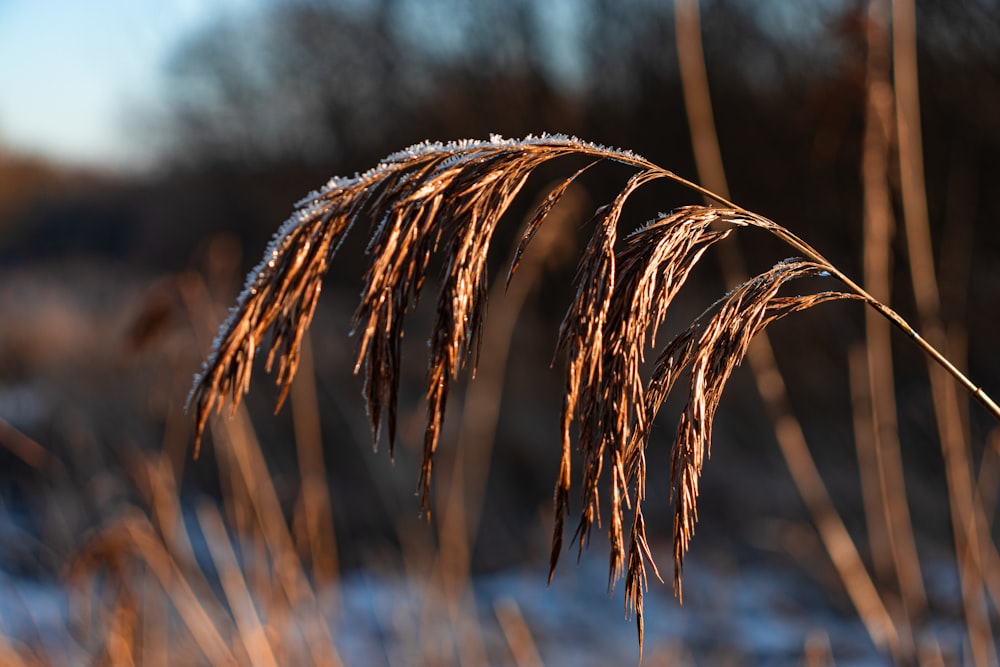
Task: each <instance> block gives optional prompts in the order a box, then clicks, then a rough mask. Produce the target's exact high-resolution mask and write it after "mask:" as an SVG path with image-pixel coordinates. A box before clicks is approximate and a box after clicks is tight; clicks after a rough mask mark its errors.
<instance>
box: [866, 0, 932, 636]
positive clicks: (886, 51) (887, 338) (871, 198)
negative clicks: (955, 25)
mask: <svg viewBox="0 0 1000 667" xmlns="http://www.w3.org/2000/svg"><path fill="white" fill-rule="evenodd" d="M866 41H867V45H868V55H867V65H866V68H867V74H866V86H865V88H866V109H865V133H864V145H863V153H862V159H861V180H862V188H863V195H864V196H863V209H864V233H865V237H864V256H863V261H864V278H865V286H866V287H867V288H868V289H869V290H870V291H871V292H872V293H873V295H874V296H875V297H876V298H877V299H878V301H880V302H881V303H890V299H891V294H892V277H891V261H892V237H893V232H894V228H895V220H894V214H893V210H892V197H891V194H890V191H889V182H888V175H889V150H890V138H891V136H892V133H893V120H892V109H893V103H892V84H891V81H890V70H891V66H892V60H891V52H890V48H889V47H890V35H889V3H888V0H870V2H869V3H868V21H867V28H866ZM891 335H892V332H891V329H890V326H889V323H888V322H886V321H885V320H884V319H883V318H880V317H878V315H877V313H876V312H875V311H873V310H867V309H866V311H865V339H866V341H867V344H866V346H865V351H866V355H867V364H866V373H867V383H868V385H869V386H870V393H871V403H870V410H871V415H872V416H871V419H872V426H873V431H872V434H873V437H874V442H873V445H874V447H873V449H874V454H875V456H874V458H875V466H874V471H875V474H876V475H877V481H878V488H879V493H880V495H881V496H882V502H881V503H880V504H879V506H878V507H877V508H872V511H871V512H868V511H866V516H868V515H872V520H874V517H875V516H881V517H882V520H883V522H884V524H885V527H886V530H885V540H886V541H888V543H889V544H888V547H889V548H888V549H886V550H885V554H884V555H885V556H891V561H890V564H891V567H892V569H893V570H894V573H895V578H896V581H897V582H898V585H899V593H900V596H901V600H902V604H903V608H904V613H905V615H906V617H907V620H908V621H909V622H910V623H912V622H914V621H916V620H918V619H920V618H921V617H922V616H923V614H924V612H925V611H926V608H927V595H926V592H925V590H924V584H923V578H922V575H921V571H920V560H919V557H918V555H917V549H916V543H915V540H914V536H913V525H912V521H911V518H910V509H909V504H908V502H907V496H906V481H905V475H904V471H903V459H902V451H901V447H900V442H899V430H898V424H897V416H896V415H897V407H896V387H895V382H894V372H893V362H892V339H891ZM861 474H862V475H865V474H866V471H865V469H864V468H862V470H861ZM869 474H870V473H869ZM871 539H872V542H873V547H872V556H873V559H875V560H876V562H878V558H879V549H878V548H877V547H876V546H875V541H876V535H875V534H874V531H873V534H872V538H871Z"/></svg>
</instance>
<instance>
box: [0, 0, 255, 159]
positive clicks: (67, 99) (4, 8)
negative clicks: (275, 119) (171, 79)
mask: <svg viewBox="0 0 1000 667" xmlns="http://www.w3.org/2000/svg"><path fill="white" fill-rule="evenodd" d="M253 4H256V2H255V0H0V146H6V147H7V148H10V149H14V150H16V151H19V152H26V153H35V154H42V155H45V156H47V157H51V158H53V159H57V160H61V161H65V162H70V163H77V164H96V165H101V166H103V167H105V168H110V169H115V170H121V169H129V168H133V167H141V166H143V165H144V164H145V163H146V161H147V160H148V157H149V150H150V142H149V141H148V140H147V139H148V137H143V133H142V132H141V130H140V127H137V126H138V125H139V123H138V122H130V121H129V116H130V114H131V115H134V116H135V117H141V113H140V111H141V110H155V108H156V104H157V94H156V92H157V87H158V85H159V81H160V71H161V67H162V63H163V61H164V59H165V58H166V57H167V56H168V54H169V53H170V52H171V50H172V48H173V47H174V45H175V44H176V43H177V40H178V39H179V38H180V37H182V36H183V35H184V34H185V33H187V32H189V31H190V30H192V29H195V28H197V27H198V26H199V25H201V24H202V23H204V22H205V21H206V20H209V19H211V18H212V17H214V16H217V15H218V14H220V13H222V12H228V11H237V10H239V9H241V8H244V7H246V6H249V5H253Z"/></svg>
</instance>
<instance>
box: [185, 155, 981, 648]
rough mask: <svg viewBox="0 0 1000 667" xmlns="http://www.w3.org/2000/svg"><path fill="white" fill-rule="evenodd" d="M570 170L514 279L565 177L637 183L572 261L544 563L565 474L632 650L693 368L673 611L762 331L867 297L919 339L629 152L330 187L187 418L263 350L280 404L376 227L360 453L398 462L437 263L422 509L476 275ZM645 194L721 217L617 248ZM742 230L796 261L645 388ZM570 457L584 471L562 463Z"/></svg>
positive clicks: (244, 296) (437, 161) (384, 173)
mask: <svg viewBox="0 0 1000 667" xmlns="http://www.w3.org/2000/svg"><path fill="white" fill-rule="evenodd" d="M570 155H576V156H581V157H583V158H585V159H586V160H588V163H587V164H586V165H585V166H584V167H582V168H581V169H579V170H578V171H576V172H575V173H573V174H572V175H570V176H568V177H567V178H566V179H565V180H564V181H563V182H562V183H560V184H557V185H556V186H554V187H553V188H552V189H551V191H550V193H549V195H548V197H546V198H544V199H543V200H542V202H543V203H542V204H541V206H540V207H539V208H538V210H537V211H536V212H535V214H534V215H533V216H532V217H531V218H530V219H529V221H528V224H527V225H526V227H525V231H524V232H523V235H522V237H521V239H520V240H519V242H518V243H517V246H516V249H515V253H514V261H513V263H512V265H511V267H510V269H509V272H508V274H507V278H508V280H509V278H510V275H512V274H513V272H514V271H515V270H516V268H517V263H518V260H519V258H520V256H521V254H522V253H523V251H524V249H525V247H527V245H528V244H529V243H530V242H531V240H532V238H533V237H534V234H535V232H536V231H537V230H538V228H539V227H540V225H542V224H544V222H545V219H546V216H547V214H548V213H549V212H550V211H551V210H552V208H553V207H554V205H555V204H556V203H557V202H558V200H559V198H560V197H561V196H562V195H563V194H564V193H565V192H566V190H567V188H568V187H569V185H570V184H571V183H572V182H573V181H574V179H576V178H578V177H579V176H580V174H582V173H583V172H584V171H585V170H587V169H588V168H590V167H591V166H592V165H593V164H595V163H596V162H600V161H613V162H617V163H620V164H624V165H627V166H628V167H630V168H632V169H634V173H633V175H632V176H631V178H629V179H628V180H627V181H626V182H625V183H624V184H623V186H622V189H621V190H620V191H619V193H618V195H617V196H616V197H615V198H614V199H613V200H612V201H610V202H608V203H607V204H605V205H603V206H601V207H600V208H598V209H597V210H596V211H595V212H594V214H593V217H592V219H591V227H592V230H593V232H592V236H591V238H590V240H589V242H588V244H587V246H586V248H585V250H584V251H583V253H582V255H581V257H580V259H579V263H578V266H577V273H576V284H575V292H574V296H573V297H572V300H571V302H570V305H569V308H568V310H567V312H566V315H565V317H564V318H563V321H562V324H561V326H560V331H559V343H558V348H559V352H560V353H561V354H562V355H563V356H564V358H565V367H566V383H565V392H564V400H563V408H562V416H561V433H562V437H561V451H562V455H561V460H560V466H559V471H558V475H557V481H556V489H555V529H554V532H553V539H552V552H551V559H550V567H551V568H552V569H554V568H555V566H556V563H557V560H558V557H559V554H560V553H561V551H562V542H563V535H564V531H565V522H566V519H567V517H568V515H569V506H570V492H571V486H572V478H573V465H574V460H577V461H578V465H579V466H580V470H579V473H578V478H579V481H578V484H579V490H580V494H581V511H580V518H579V522H578V524H577V526H576V530H575V532H574V537H573V539H574V540H575V541H576V543H577V546H578V548H580V549H582V548H583V547H584V546H585V545H586V543H587V541H588V539H589V537H590V534H591V531H592V529H593V527H594V526H595V525H606V526H607V531H608V536H609V540H610V543H611V558H610V571H609V585H610V586H612V587H613V586H614V585H615V583H616V582H617V581H618V580H620V579H621V578H623V577H624V579H625V587H626V610H627V612H628V613H630V614H634V615H635V617H636V619H637V626H638V629H639V641H640V645H641V642H642V627H643V624H642V606H643V605H642V601H643V592H644V590H645V588H646V582H647V573H646V567H647V565H648V566H649V567H650V568H651V569H652V571H653V573H654V574H655V575H656V576H657V577H659V573H658V571H657V569H656V566H655V564H654V561H653V556H652V553H651V551H650V549H649V546H648V542H647V539H646V531H645V522H644V519H643V512H642V504H643V501H644V498H645V483H646V463H645V451H646V448H647V446H648V443H649V434H650V426H651V424H652V422H653V420H654V418H655V417H656V414H657V412H658V411H659V408H660V406H661V405H662V403H663V400H664V399H665V398H666V396H667V395H668V394H669V393H670V392H671V390H672V389H673V387H674V385H675V383H676V382H677V380H678V378H679V377H680V376H681V373H682V371H685V370H689V371H690V372H689V378H690V379H689V387H688V401H687V405H686V406H685V408H684V410H683V412H682V414H681V417H680V420H679V425H678V429H677V435H676V439H675V442H674V445H673V452H672V455H671V470H670V479H671V485H672V496H673V502H674V512H675V515H674V575H673V582H674V588H675V592H676V594H677V595H678V597H680V596H681V593H682V589H681V571H682V567H683V562H684V555H685V553H686V552H687V548H688V544H689V542H690V539H691V537H692V535H693V533H694V528H695V523H696V520H697V511H696V507H697V500H698V484H699V479H700V477H701V472H702V469H703V466H704V464H705V461H706V460H707V458H708V454H709V451H710V445H711V438H712V422H713V418H714V415H715V411H716V408H717V407H718V404H719V400H720V398H721V395H722V391H723V389H724V387H725V384H726V382H727V380H728V379H729V376H730V374H731V373H732V370H733V369H734V368H735V367H736V365H738V364H739V363H740V362H741V361H742V359H743V357H744V356H745V354H746V351H747V347H748V345H749V342H750V340H751V339H752V338H753V336H755V335H756V334H757V333H759V332H760V331H762V330H763V329H764V328H765V327H766V326H767V325H768V324H770V323H771V322H773V321H775V320H777V319H780V318H782V317H785V316H786V315H789V314H791V313H794V312H797V311H800V310H805V309H807V308H810V307H812V306H814V305H817V304H819V303H823V302H826V301H830V300H834V299H859V300H863V301H865V302H866V303H867V304H868V305H869V306H871V307H873V308H875V309H876V310H878V311H879V312H880V313H881V314H883V315H884V316H886V317H888V318H889V319H890V320H892V321H893V322H894V323H895V324H897V326H899V327H900V328H902V329H904V331H906V332H907V333H909V334H911V335H912V336H914V337H916V334H915V333H913V331H912V329H910V328H909V326H908V325H906V323H905V322H904V321H903V320H902V319H901V318H899V316H898V315H896V314H895V313H894V312H893V311H891V310H889V309H888V307H886V306H885V305H883V304H881V303H879V302H878V301H876V300H875V299H873V298H872V297H870V296H869V295H868V294H867V293H865V292H864V290H862V289H861V288H860V287H858V286H857V285H856V284H855V283H854V282H852V281H851V280H850V279H849V278H847V277H846V276H845V275H844V274H843V273H841V272H840V271H839V270H838V269H837V268H836V267H834V266H833V265H832V264H830V263H829V262H828V261H827V260H826V259H824V258H823V256H822V255H820V254H819V253H818V252H817V251H816V250H814V249H813V248H812V247H810V246H809V245H808V244H807V243H805V242H804V241H802V240H801V239H799V238H798V237H796V236H795V235H794V234H792V233H791V232H789V231H788V230H787V229H785V228H784V227H781V226H780V225H777V224H776V223H774V222H772V221H770V220H767V219H766V218H763V217H761V216H758V215H756V214H754V213H751V212H750V211H747V210H745V209H742V208H740V207H738V206H736V205H735V204H732V203H731V202H728V201H726V200H725V199H723V198H721V197H719V196H717V195H714V194H713V193H711V192H709V191H707V190H705V189H704V188H701V187H700V186H697V185H695V184H693V183H691V182H689V181H687V180H685V179H683V178H681V177H679V176H677V175H675V174H673V173H672V172H670V171H667V170H665V169H663V168H661V167H659V166H657V165H655V164H653V163H651V162H649V161H648V160H646V159H645V158H642V157H640V156H638V155H636V154H634V153H631V152H629V151H622V150H617V149H613V148H607V147H604V146H599V145H596V144H592V143H588V142H585V141H581V140H579V139H576V138H572V137H566V136H561V135H542V136H537V137H532V136H529V137H527V138H525V139H504V138H502V137H498V136H493V137H490V139H489V140H487V141H475V140H465V141H457V142H450V143H443V144H442V143H421V144H417V145H415V146H411V147H410V148H408V149H406V150H403V151H400V152H398V153H394V154H392V155H390V156H388V157H387V158H386V159H385V160H383V161H382V162H381V163H380V164H379V165H377V166H376V167H374V168H373V169H370V170H369V171H366V172H364V173H361V174H356V175H355V176H353V177H351V178H334V179H331V180H330V181H329V182H328V183H327V184H326V185H325V186H324V187H323V188H322V189H320V190H319V191H316V192H313V193H311V194H309V195H308V196H307V197H305V198H304V199H302V200H301V201H300V202H299V203H298V208H297V210H296V211H295V213H294V214H293V215H292V216H291V217H290V218H289V219H288V220H287V221H286V222H285V223H284V224H283V225H282V226H281V228H280V229H279V230H278V232H277V234H276V235H275V236H274V239H273V240H272V241H271V243H270V245H269V246H268V248H267V250H266V251H265V253H264V258H263V259H262V260H261V262H260V264H258V265H257V267H256V268H255V269H254V270H253V271H252V272H251V273H250V274H249V275H248V276H247V281H246V285H245V288H244V290H243V292H242V293H241V294H240V296H239V298H238V299H237V302H236V306H235V307H234V308H233V310H232V312H231V313H230V315H229V317H228V318H227V319H226V321H225V322H224V323H223V325H222V327H221V329H220V331H219V335H218V337H217V338H216V341H215V344H214V346H213V348H212V351H211V353H210V354H209V357H208V359H207V361H206V363H205V365H204V368H203V370H202V372H201V373H199V374H198V376H197V377H196V379H195V383H194V387H193V389H192V391H191V395H190V398H189V405H190V406H191V407H192V408H193V410H194V413H195V418H196V442H200V440H201V437H202V434H203V432H204V429H205V425H206V421H207V419H208V417H209V415H210V414H211V413H212V412H214V411H216V410H220V409H221V408H222V406H223V404H224V403H225V401H226V400H227V399H228V400H229V401H231V403H232V405H233V406H235V405H236V404H238V402H239V401H240V399H241V397H242V396H243V394H245V393H246V392H247V391H248V390H249V387H250V374H251V369H252V367H253V362H254V358H255V357H256V355H257V354H258V351H260V352H261V353H266V355H267V356H266V368H267V370H268V371H269V372H270V371H272V370H273V371H274V372H275V374H276V381H277V384H278V386H279V388H280V395H279V399H278V403H279V406H280V405H281V402H283V401H284V399H285V397H286V395H287V393H288V390H289V387H290V383H291V381H292V378H293V376H294V374H295V370H296V368H297V366H298V362H299V352H300V344H301V341H302V335H303V333H304V331H305V330H306V328H307V327H308V326H309V323H310V321H311V320H312V316H313V313H314V311H315V308H316V303H317V300H318V297H319V293H320V289H321V287H322V280H323V276H324V275H325V273H326V270H327V268H328V267H329V265H330V262H331V261H332V259H333V257H334V255H335V254H336V252H337V250H338V249H339V248H340V246H341V244H342V243H343V241H344V238H345V237H346V235H347V233H348V232H349V231H350V230H351V228H352V227H353V226H354V224H355V223H356V222H361V223H367V224H368V225H369V226H370V228H371V230H372V231H371V238H370V241H369V243H368V257H369V259H368V262H369V264H368V268H367V271H366V273H365V276H366V277H365V284H364V287H363V289H362V292H361V298H360V303H359V305H358V307H357V310H356V311H355V313H354V320H353V333H354V335H355V336H356V338H357V340H358V356H357V362H356V366H355V372H356V373H363V374H364V380H365V382H364V394H365V400H366V404H367V409H368V416H369V421H370V426H371V431H372V438H373V440H374V441H375V442H377V441H378V439H379V437H380V430H381V428H382V424H383V422H384V423H385V425H386V428H387V431H388V439H389V447H390V451H391V450H392V448H393V446H394V443H395V436H396V432H395V430H396V418H397V402H398V396H399V383H400V356H401V341H402V336H403V331H404V324H405V320H406V315H407V313H408V312H409V311H410V309H411V308H412V307H413V306H414V304H415V303H416V300H417V298H418V296H419V295H420V293H421V291H422V290H423V288H424V285H425V282H426V274H427V270H428V266H429V265H430V261H431V258H432V257H437V258H439V259H440V260H441V262H440V264H441V265H442V266H443V267H445V268H444V269H443V270H442V274H441V276H440V280H439V285H438V288H437V297H436V315H435V318H436V319H435V323H434V328H433V333H432V335H431V338H430V341H429V353H428V372H427V392H426V399H427V405H428V410H427V424H426V429H425V435H424V446H423V457H422V463H421V471H420V490H421V493H422V501H421V502H422V505H423V508H424V510H425V511H427V512H429V510H430V506H429V495H428V493H429V486H430V481H431V473H432V468H433V462H434V452H435V450H436V449H437V445H438V440H439V438H440V432H441V425H442V422H443V419H444V413H445V408H446V404H447V399H448V390H449V387H450V384H451V382H452V381H453V380H455V379H456V378H457V377H458V375H459V373H460V372H461V371H462V370H463V368H465V366H466V365H468V364H469V363H470V362H471V364H472V366H473V367H474V366H475V363H476V351H477V344H478V341H479V339H480V334H481V331H482V327H483V324H484V316H485V311H486V308H485V306H486V296H487V293H488V276H487V271H486V259H487V255H488V254H489V252H490V248H491V243H492V240H493V234H494V231H495V230H496V228H497V225H498V224H499V223H500V221H501V219H502V217H503V215H504V213H505V211H506V210H507V209H508V207H509V206H510V204H511V202H512V201H513V200H514V198H515V197H516V196H517V195H518V193H519V192H520V191H521V189H522V188H523V187H524V184H525V182H526V181H527V179H528V177H529V176H530V175H531V173H532V172H533V171H534V170H535V169H536V168H537V167H538V166H540V165H541V164H543V163H545V162H548V161H550V160H553V159H555V158H560V157H565V156H570ZM657 180H667V181H673V182H676V183H681V184H683V185H685V186H687V187H689V188H690V189H692V190H693V191H694V192H696V193H698V194H699V195H702V196H708V197H710V198H712V199H714V200H715V201H717V202H718V206H688V207H684V208H679V209H676V210H674V211H673V212H671V213H669V214H661V215H659V216H658V217H657V218H656V219H654V220H652V221H649V222H647V223H646V224H645V225H643V226H642V227H640V228H639V229H637V230H636V231H634V232H633V233H631V234H630V235H627V236H625V237H624V238H622V239H619V227H620V217H621V214H622V210H623V207H624V205H625V203H626V202H627V201H628V199H629V198H630V197H631V195H632V194H633V193H634V192H635V191H636V190H638V189H639V188H641V187H643V186H645V185H647V184H649V183H651V182H653V181H657ZM747 226H752V227H757V228H760V229H764V230H766V231H768V232H770V233H771V234H773V235H775V236H777V237H778V238H779V239H781V240H782V241H784V242H785V243H786V244H787V245H788V246H789V247H790V248H791V249H792V250H793V252H794V253H796V254H797V255H801V256H802V257H804V258H805V259H798V258H793V259H790V260H786V261H784V262H781V263H779V264H777V265H775V266H774V267H773V268H771V269H769V270H768V271H765V272H764V273H762V274H761V275H759V276H756V277H754V278H752V279H751V280H748V281H747V282H746V283H744V284H742V285H740V286H739V287H738V288H736V289H734V290H733V291H732V292H730V293H729V294H727V295H725V296H724V297H723V298H721V299H720V300H719V301H718V302H717V303H716V304H714V305H713V306H712V307H710V308H709V309H708V310H706V311H705V313H704V314H703V315H702V316H700V317H699V318H697V320H695V321H694V322H693V323H691V325H690V326H689V327H688V328H687V329H686V330H685V331H683V332H682V333H681V334H679V335H678V336H676V337H675V338H674V339H673V340H671V341H669V342H668V343H667V344H666V346H665V347H663V348H662V349H661V350H660V352H659V354H658V356H657V358H656V360H655V363H654V364H653V370H652V373H651V375H650V376H649V377H648V378H643V377H642V376H641V373H640V369H641V368H642V365H643V361H644V360H645V354H646V349H647V347H650V346H653V347H655V346H656V334H657V330H658V327H659V326H660V324H661V323H662V322H663V320H664V318H665V316H666V314H667V311H668V309H669V307H670V305H671V303H672V302H673V300H674V298H675V297H676V295H677V293H678V291H679V290H680V289H681V287H683V285H684V283H685V282H686V281H687V279H688V277H689V275H690V272H691V270H692V268H693V267H694V266H695V265H696V264H697V263H698V261H699V260H700V259H701V258H702V256H703V254H704V253H705V252H706V251H707V250H708V249H709V248H710V247H711V246H712V245H713V244H715V243H717V242H718V241H720V240H722V239H723V238H725V237H726V236H728V235H729V234H730V233H732V231H733V230H734V229H737V228H740V227H747ZM805 276H812V277H828V278H831V279H833V280H836V281H839V283H840V285H841V287H842V288H844V289H843V291H838V290H834V291H824V292H819V293H814V294H806V295H804V296H783V295H781V294H780V290H781V288H782V287H783V286H784V285H786V284H787V283H788V282H790V281H793V280H796V279H798V278H801V277H805ZM918 340H919V339H918ZM963 377H964V376H963ZM970 384H971V383H970ZM979 391H980V392H981V390H979ZM982 396H983V397H985V394H983V395H982ZM977 397H979V398H980V400H983V398H982V397H980V396H978V395H977ZM986 400H988V398H987V399H986ZM984 404H985V403H984ZM994 407H995V406H994ZM383 417H384V419H383ZM574 434H575V437H574ZM574 442H575V449H576V450H578V452H579V455H578V457H574V455H573V450H574ZM605 480H606V481H607V482H608V489H609V494H610V499H609V502H608V503H607V508H608V509H607V511H606V515H605V516H604V517H602V516H601V511H600V502H599V495H600V493H599V489H601V488H603V486H602V482H603V481H605ZM626 526H628V527H627V528H626ZM550 577H551V570H550Z"/></svg>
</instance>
